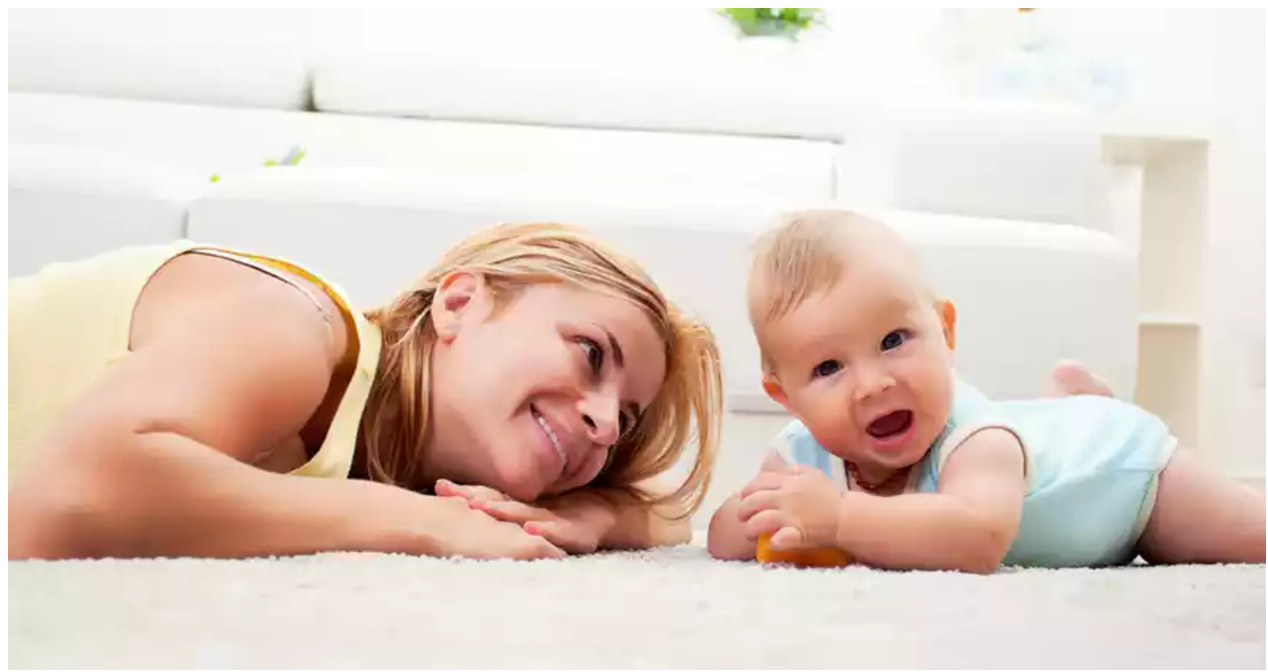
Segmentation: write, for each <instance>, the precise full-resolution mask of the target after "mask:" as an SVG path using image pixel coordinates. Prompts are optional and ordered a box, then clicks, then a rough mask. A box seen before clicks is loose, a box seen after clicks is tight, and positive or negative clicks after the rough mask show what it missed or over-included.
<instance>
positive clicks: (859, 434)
mask: <svg viewBox="0 0 1268 672" xmlns="http://www.w3.org/2000/svg"><path fill="white" fill-rule="evenodd" d="M748 296H749V313H750V319H751V320H752V324H753V328H754V330H755V332H756V335H757V341H758V344H759V346H760V348H761V353H762V370H763V386H764V388H765V390H766V393H767V394H769V395H770V396H771V398H773V399H774V400H775V401H777V402H779V403H780V404H782V405H783V406H784V407H785V408H786V409H788V411H789V412H791V413H792V414H793V415H794V416H795V417H796V420H795V421H793V422H792V423H790V424H789V425H788V427H787V428H785V430H784V431H783V432H782V433H781V434H780V435H779V437H778V439H777V440H776V442H775V447H774V449H773V450H772V451H771V452H770V454H768V455H767V457H766V459H765V462H764V463H763V465H762V469H761V472H760V473H759V474H758V475H757V477H756V478H754V479H753V480H752V481H751V482H750V483H749V484H748V486H746V487H745V488H744V489H743V490H742V491H741V492H740V493H738V494H737V495H735V496H733V497H732V498H731V499H729V500H728V501H727V502H726V504H724V505H723V506H722V507H721V508H720V509H719V510H718V512H717V513H716V514H715V515H714V517H713V520H712V521H711V522H710V526H709V550H710V552H711V553H712V554H713V555H714V557H718V558H724V559H752V558H753V557H754V553H755V549H756V544H757V540H758V539H759V538H761V537H764V536H767V535H769V540H770V547H771V548H772V549H775V550H777V551H789V550H794V549H806V550H810V549H815V550H830V549H837V550H839V551H841V552H843V553H844V555H845V556H847V557H849V558H851V559H852V560H854V561H857V562H860V563H863V564H866V565H871V566H876V567H886V568H894V569H943V570H961V571H969V572H983V573H988V572H992V571H994V570H995V569H997V568H998V567H999V566H1000V565H1001V564H1004V565H1016V566H1042V567H1094V566H1107V565H1117V564H1124V563H1128V562H1131V561H1132V560H1134V559H1135V558H1136V557H1137V556H1138V555H1140V556H1143V557H1144V558H1145V559H1146V560H1148V561H1149V562H1153V563H1192V562H1256V563H1261V562H1264V546H1265V539H1264V530H1265V522H1264V504H1265V503H1264V496H1263V494H1262V492H1260V491H1258V490H1252V489H1250V488H1247V487H1244V486H1241V485H1239V484H1237V483H1236V482H1234V481H1232V480H1231V479H1226V478H1224V477H1222V476H1219V475H1216V474H1215V473H1213V472H1211V471H1208V470H1207V469H1206V468H1205V467H1203V466H1202V465H1201V464H1200V463H1199V461H1198V460H1197V459H1196V458H1195V457H1194V456H1193V455H1192V454H1191V453H1189V452H1187V451H1186V450H1185V449H1183V448H1179V447H1177V446H1176V439H1175V438H1174V437H1173V436H1172V435H1171V433H1170V431H1169V430H1168V428H1167V427H1166V425H1165V424H1163V422H1162V421H1161V420H1160V419H1158V418H1157V417H1155V416H1154V415H1152V414H1150V413H1148V412H1146V411H1144V410H1143V409H1141V408H1139V407H1137V406H1133V405H1132V404H1129V403H1125V402H1123V401H1119V400H1116V399H1113V398H1111V397H1110V396H1109V395H1108V389H1107V388H1105V387H1104V385H1103V384H1101V383H1100V382H1099V381H1097V380H1096V379H1095V378H1094V377H1092V376H1090V374H1087V372H1085V371H1081V370H1080V369H1078V367H1073V368H1071V367H1068V366H1067V367H1062V368H1061V369H1059V370H1058V371H1057V372H1055V373H1054V376H1055V379H1056V381H1055V386H1056V387H1057V388H1058V389H1063V390H1065V391H1067V392H1070V393H1071V394H1069V395H1068V396H1061V397H1053V398H1044V399H1036V400H1028V401H1008V402H993V401H991V400H989V399H987V398H986V397H985V396H984V395H982V394H981V393H980V392H978V391H977V390H975V389H974V388H973V387H971V386H970V385H969V384H967V383H966V382H964V381H962V380H960V379H959V378H958V377H957V376H956V373H955V369H954V365H953V360H952V351H953V349H954V347H955V326H956V313H955V308H954V306H953V305H952V303H951V302H950V301H948V300H946V299H945V298H943V297H941V296H939V295H938V293H937V292H936V291H935V289H934V288H933V287H932V285H931V284H930V282H929V281H928V279H927V278H926V277H925V275H924V273H923V272H922V269H921V267H920V264H919V261H918V259H917V256H916V254H915V252H914V250H913V249H912V248H910V247H909V246H908V245H907V244H906V242H905V241H904V240H903V239H902V238H901V236H899V235H898V234H897V233H896V232H894V231H893V230H891V229H890V228H888V227H887V226H885V225H884V224H881V223H879V222H877V221H874V220H871V219H868V218H865V217H862V216H860V215H856V214H852V213H848V212H843V211H806V212H798V213H794V214H792V215H790V216H788V217H787V218H786V219H785V221H784V222H782V223H781V225H780V226H779V227H777V228H776V229H775V230H774V231H772V232H770V233H769V234H768V235H766V236H765V237H764V238H763V239H761V240H760V241H759V244H758V247H757V251H756V257H755V259H754V262H753V266H752V269H751V275H750V278H749V288H748ZM1007 326H1008V325H1005V324H1001V325H998V328H1000V329H1007Z"/></svg>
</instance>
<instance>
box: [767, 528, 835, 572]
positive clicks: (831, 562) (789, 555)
mask: <svg viewBox="0 0 1268 672" xmlns="http://www.w3.org/2000/svg"><path fill="white" fill-rule="evenodd" d="M757 561H758V562H760V563H764V564H766V563H787V564H790V565H799V566H801V567H844V566H846V565H848V564H850V562H851V561H850V556H848V555H846V554H845V551H842V550H841V549H839V548H830V547H829V548H805V549H798V550H796V551H777V550H775V549H773V548H771V547H770V535H769V534H764V535H762V536H761V537H759V538H758V540H757Z"/></svg>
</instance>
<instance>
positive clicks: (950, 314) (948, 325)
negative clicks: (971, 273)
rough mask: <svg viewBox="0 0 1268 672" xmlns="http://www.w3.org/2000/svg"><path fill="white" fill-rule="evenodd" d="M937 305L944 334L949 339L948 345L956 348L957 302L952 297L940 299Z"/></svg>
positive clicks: (952, 348) (953, 348)
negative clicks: (953, 301)
mask: <svg viewBox="0 0 1268 672" xmlns="http://www.w3.org/2000/svg"><path fill="white" fill-rule="evenodd" d="M936 305H937V309H938V318H939V319H940V320H942V336H943V337H944V338H946V339H947V347H948V348H950V349H951V350H955V304H954V303H952V302H951V300H950V299H939V300H938V303H937V304H936Z"/></svg>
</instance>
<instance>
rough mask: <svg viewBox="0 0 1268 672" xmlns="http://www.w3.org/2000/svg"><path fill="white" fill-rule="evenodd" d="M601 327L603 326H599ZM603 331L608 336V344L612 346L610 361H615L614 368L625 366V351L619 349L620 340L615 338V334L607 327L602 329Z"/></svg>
mask: <svg viewBox="0 0 1268 672" xmlns="http://www.w3.org/2000/svg"><path fill="white" fill-rule="evenodd" d="M600 329H603V327H600ZM603 333H605V334H607V336H608V345H610V346H612V361H614V362H616V368H618V369H623V368H625V353H624V352H623V351H622V350H621V342H620V341H618V340H616V336H613V335H612V332H610V331H608V330H607V329H603Z"/></svg>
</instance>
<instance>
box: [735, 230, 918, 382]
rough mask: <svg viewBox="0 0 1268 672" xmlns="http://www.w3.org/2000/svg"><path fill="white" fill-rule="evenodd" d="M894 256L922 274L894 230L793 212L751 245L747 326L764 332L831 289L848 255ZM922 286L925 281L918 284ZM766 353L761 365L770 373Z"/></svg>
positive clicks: (908, 249) (912, 255)
mask: <svg viewBox="0 0 1268 672" xmlns="http://www.w3.org/2000/svg"><path fill="white" fill-rule="evenodd" d="M860 249H866V250H867V251H868V253H869V254H873V255H880V254H890V255H891V256H892V255H895V254H896V255H897V258H901V259H902V261H903V262H904V263H909V264H911V268H912V270H913V272H915V273H917V274H920V273H921V271H920V269H919V262H918V261H917V260H916V258H915V255H914V253H913V252H912V250H911V249H910V247H909V246H908V245H907V244H906V243H905V242H904V241H903V239H902V237H901V236H899V235H898V234H897V233H896V232H895V231H894V230H893V229H891V228H890V227H888V226H886V225H885V224H884V223H882V222H879V221H877V220H875V219H872V218H870V217H867V216H864V215H861V214H859V213H856V212H851V211H849V210H797V211H792V212H788V213H785V214H784V215H782V216H781V217H780V218H779V220H778V222H777V223H776V225H775V226H774V227H773V228H771V230H769V231H767V232H766V233H764V234H763V235H762V236H760V237H759V238H758V239H757V241H756V242H755V243H754V245H753V260H752V264H751V265H750V267H749V274H748V310H749V321H750V322H751V324H752V326H753V329H754V330H755V331H756V332H757V335H758V344H759V346H760V345H761V342H762V329H763V327H765V326H766V325H768V324H770V323H771V322H772V321H774V320H778V319H779V318H780V317H783V316H784V315H787V314H788V313H790V312H792V311H793V310H796V308H797V307H798V306H799V305H801V303H802V302H803V301H805V300H806V299H807V298H808V297H810V296H812V295H814V294H817V293H819V292H823V291H826V290H829V289H831V288H832V287H833V286H835V285H836V283H837V281H838V280H840V279H841V275H842V273H844V271H845V270H846V264H847V263H848V261H849V255H850V253H851V252H852V251H855V250H860ZM922 281H923V278H922ZM770 364H771V363H770V362H769V361H768V360H767V355H766V353H765V349H764V348H763V352H762V365H763V367H764V368H766V369H769V368H770Z"/></svg>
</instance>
